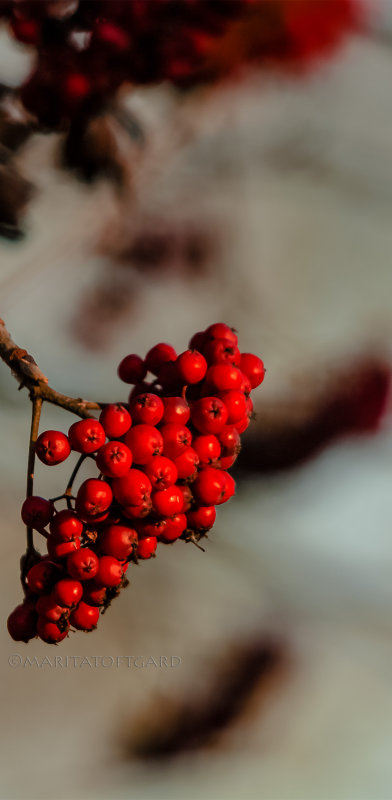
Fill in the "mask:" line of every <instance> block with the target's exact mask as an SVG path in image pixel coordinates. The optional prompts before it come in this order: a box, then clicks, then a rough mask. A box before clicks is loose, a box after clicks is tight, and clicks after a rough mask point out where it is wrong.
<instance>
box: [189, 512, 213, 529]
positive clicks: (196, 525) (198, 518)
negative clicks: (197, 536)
mask: <svg viewBox="0 0 392 800" xmlns="http://www.w3.org/2000/svg"><path fill="white" fill-rule="evenodd" d="M186 516H187V520H188V528H191V529H192V530H196V531H209V530H210V529H211V528H212V526H213V525H214V522H215V520H216V510H215V506H198V507H197V508H194V509H192V511H188V512H187V515H186Z"/></svg>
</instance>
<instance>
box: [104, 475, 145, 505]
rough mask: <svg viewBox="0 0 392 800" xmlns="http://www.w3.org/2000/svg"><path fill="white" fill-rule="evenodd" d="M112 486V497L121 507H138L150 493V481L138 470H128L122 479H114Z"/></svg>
mask: <svg viewBox="0 0 392 800" xmlns="http://www.w3.org/2000/svg"><path fill="white" fill-rule="evenodd" d="M112 486H113V492H114V496H115V498H116V500H117V501H118V502H119V503H120V504H121V505H122V506H138V505H140V503H142V502H143V501H144V500H146V499H149V498H150V495H151V491H152V485H151V481H150V479H149V478H148V476H147V475H145V474H144V472H142V471H141V470H140V469H130V470H129V472H128V474H127V475H125V476H124V477H123V478H115V479H114V480H113V483H112Z"/></svg>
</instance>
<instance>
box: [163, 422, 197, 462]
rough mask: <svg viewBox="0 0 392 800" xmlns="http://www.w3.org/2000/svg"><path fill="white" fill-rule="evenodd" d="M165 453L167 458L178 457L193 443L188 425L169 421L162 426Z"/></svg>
mask: <svg viewBox="0 0 392 800" xmlns="http://www.w3.org/2000/svg"><path fill="white" fill-rule="evenodd" d="M161 434H162V439H163V453H164V455H165V456H167V458H171V459H176V458H178V457H179V456H180V455H181V454H182V453H183V452H184V451H185V450H187V449H188V447H190V445H191V443H192V434H191V432H190V430H189V428H188V427H187V426H186V425H180V424H178V423H175V422H168V423H167V424H166V425H163V426H162V428H161Z"/></svg>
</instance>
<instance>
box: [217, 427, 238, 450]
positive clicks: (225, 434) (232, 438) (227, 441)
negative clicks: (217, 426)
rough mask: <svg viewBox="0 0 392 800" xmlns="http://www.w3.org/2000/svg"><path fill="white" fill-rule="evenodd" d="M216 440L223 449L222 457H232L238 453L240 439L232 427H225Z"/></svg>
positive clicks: (235, 429)
mask: <svg viewBox="0 0 392 800" xmlns="http://www.w3.org/2000/svg"><path fill="white" fill-rule="evenodd" d="M218 438H219V441H220V443H221V445H222V447H223V455H224V456H229V455H234V454H238V453H239V452H240V450H241V439H240V435H239V433H238V431H237V428H236V427H235V426H234V425H226V426H225V427H224V428H223V430H221V432H220V433H219V434H218Z"/></svg>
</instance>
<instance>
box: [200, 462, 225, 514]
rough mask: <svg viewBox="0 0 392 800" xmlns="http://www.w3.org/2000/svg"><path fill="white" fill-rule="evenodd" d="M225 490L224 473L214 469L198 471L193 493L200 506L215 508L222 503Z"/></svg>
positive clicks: (205, 468)
mask: <svg viewBox="0 0 392 800" xmlns="http://www.w3.org/2000/svg"><path fill="white" fill-rule="evenodd" d="M225 488H226V477H225V473H224V472H223V471H222V470H220V469H216V468H215V467H204V469H202V470H200V472H199V474H198V476H197V479H196V480H195V483H194V484H193V491H194V494H195V497H196V499H197V500H198V502H199V503H200V505H204V506H213V505H214V506H215V505H218V504H219V503H221V502H222V498H223V497H224V493H225Z"/></svg>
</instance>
